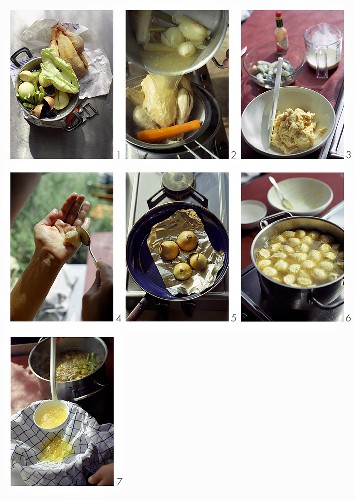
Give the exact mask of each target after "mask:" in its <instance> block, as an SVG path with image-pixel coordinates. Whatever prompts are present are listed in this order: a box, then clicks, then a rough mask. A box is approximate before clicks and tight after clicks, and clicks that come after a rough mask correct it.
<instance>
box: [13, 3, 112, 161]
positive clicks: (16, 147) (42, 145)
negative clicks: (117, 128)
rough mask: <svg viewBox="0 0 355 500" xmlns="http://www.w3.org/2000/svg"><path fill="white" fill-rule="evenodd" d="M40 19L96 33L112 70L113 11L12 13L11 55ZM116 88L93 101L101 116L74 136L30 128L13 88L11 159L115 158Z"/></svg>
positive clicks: (75, 131) (97, 116)
mask: <svg viewBox="0 0 355 500" xmlns="http://www.w3.org/2000/svg"><path fill="white" fill-rule="evenodd" d="M39 19H56V20H57V21H59V22H77V23H79V24H82V25H84V26H86V27H87V28H88V29H90V30H92V31H93V32H95V34H96V35H97V36H98V38H99V39H100V42H101V44H102V47H103V49H104V51H105V53H106V55H107V58H108V60H109V62H110V65H111V70H112V58H113V47H112V46H113V44H112V33H113V32H112V23H113V13H112V11H110V10H102V11H94V10H86V11H85V10H77V11H76V10H72V11H46V10H38V11H35V10H33V11H12V12H11V30H10V31H11V35H10V51H11V53H10V54H9V58H10V55H11V54H13V53H14V52H16V51H17V50H18V49H19V48H21V47H23V45H24V43H23V42H22V41H21V34H22V33H23V31H24V30H25V29H27V28H28V27H29V26H30V25H31V24H32V23H33V22H35V21H36V20H39ZM112 94H113V89H112V84H111V88H110V91H109V93H108V95H105V96H99V97H94V98H90V99H89V102H90V104H92V106H93V107H94V108H95V109H96V110H97V111H98V112H99V115H96V116H94V117H93V118H90V119H88V120H87V121H86V122H85V123H84V124H83V125H81V126H79V127H78V128H77V129H75V130H74V131H72V132H66V131H64V130H60V129H54V128H43V127H37V126H36V125H30V124H29V123H28V122H27V121H26V120H25V119H24V118H23V114H22V111H21V108H20V106H19V104H18V102H17V99H16V96H15V92H14V88H13V85H12V84H11V88H10V112H11V121H10V126H11V128H10V130H11V143H10V144H11V153H10V154H11V158H17V159H30V158H63V159H64V158H74V159H79V158H81V159H86V158H100V159H106V158H112V134H113V128H112V109H113V98H112Z"/></svg>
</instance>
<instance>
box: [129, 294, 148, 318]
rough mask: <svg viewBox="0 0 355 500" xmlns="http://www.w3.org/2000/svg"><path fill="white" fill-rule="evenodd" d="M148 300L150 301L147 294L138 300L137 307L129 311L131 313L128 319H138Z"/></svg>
mask: <svg viewBox="0 0 355 500" xmlns="http://www.w3.org/2000/svg"><path fill="white" fill-rule="evenodd" d="M148 302H149V297H147V295H144V297H143V298H142V299H141V300H140V301H139V302H138V304H137V305H136V307H135V308H134V309H133V310H132V311H131V312H130V313H129V315H128V316H127V318H126V321H136V320H137V319H138V318H139V316H140V315H141V314H142V312H143V311H144V309H145V307H146V305H147V304H148Z"/></svg>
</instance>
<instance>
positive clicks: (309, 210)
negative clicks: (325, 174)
mask: <svg viewBox="0 0 355 500" xmlns="http://www.w3.org/2000/svg"><path fill="white" fill-rule="evenodd" d="M277 184H278V185H279V186H280V189H281V192H282V194H283V195H284V197H285V198H286V199H287V200H289V201H290V202H291V204H292V210H290V212H291V213H292V214H294V215H317V214H320V213H321V212H323V210H325V209H326V208H327V206H328V205H329V204H330V203H331V201H332V200H333V191H332V190H331V188H330V187H329V186H328V184H326V183H325V182H322V181H318V180H317V179H311V178H309V177H293V178H291V179H285V180H283V181H280V182H278V183H277ZM267 199H268V202H269V203H270V205H271V206H273V207H274V208H276V209H277V210H283V211H284V210H285V207H284V206H283V205H282V203H281V199H280V196H279V195H278V193H277V191H276V189H275V188H274V187H271V188H270V189H269V191H268V194H267Z"/></svg>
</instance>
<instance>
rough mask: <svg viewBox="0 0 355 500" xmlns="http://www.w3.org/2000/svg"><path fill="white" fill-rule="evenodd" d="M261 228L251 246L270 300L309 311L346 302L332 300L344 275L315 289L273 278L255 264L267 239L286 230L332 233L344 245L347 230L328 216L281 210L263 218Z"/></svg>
mask: <svg viewBox="0 0 355 500" xmlns="http://www.w3.org/2000/svg"><path fill="white" fill-rule="evenodd" d="M285 215H286V217H285ZM277 217H282V219H281V220H277V221H275V222H272V223H271V224H269V222H268V221H269V220H270V219H274V218H277ZM260 227H261V228H262V230H261V231H260V233H258V235H257V236H256V237H255V238H254V241H253V243H252V246H251V259H252V261H253V264H254V266H255V268H256V270H257V272H258V276H259V281H260V286H261V288H262V290H263V292H264V293H266V294H267V297H268V298H269V299H270V300H271V301H275V302H277V304H279V306H280V307H284V308H289V309H302V310H310V309H312V308H313V307H314V306H317V307H319V308H321V309H334V308H335V307H338V306H340V305H342V304H343V303H344V300H343V299H339V300H337V301H335V302H333V301H334V300H335V299H336V298H337V297H338V296H339V294H340V292H341V290H342V288H343V280H344V275H343V274H342V275H341V276H339V277H338V278H337V279H336V280H334V281H330V282H329V283H324V284H322V285H318V286H315V287H313V288H296V287H293V286H289V285H286V284H284V283H277V282H276V281H273V280H271V279H270V278H268V277H267V276H265V275H264V274H263V273H262V272H261V271H260V270H259V268H258V267H257V265H256V255H257V253H258V251H259V250H260V249H261V248H262V246H263V245H264V244H265V242H266V241H267V240H270V239H271V238H272V237H273V236H274V235H277V234H280V233H282V232H283V231H288V230H291V231H293V230H296V229H309V230H316V231H319V232H321V233H327V234H331V235H332V236H334V237H335V239H336V240H337V241H338V242H339V243H341V244H343V243H344V229H342V228H341V227H340V226H338V225H337V224H334V223H333V222H330V221H327V220H325V219H321V218H318V217H308V216H303V217H302V216H300V217H294V216H292V214H291V213H289V212H280V213H278V214H274V215H271V216H268V217H264V218H263V219H261V221H260Z"/></svg>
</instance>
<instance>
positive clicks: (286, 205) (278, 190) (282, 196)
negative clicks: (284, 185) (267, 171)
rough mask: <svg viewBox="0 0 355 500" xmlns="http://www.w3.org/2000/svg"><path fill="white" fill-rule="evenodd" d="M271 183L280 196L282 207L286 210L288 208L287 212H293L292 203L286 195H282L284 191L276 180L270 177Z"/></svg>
mask: <svg viewBox="0 0 355 500" xmlns="http://www.w3.org/2000/svg"><path fill="white" fill-rule="evenodd" d="M269 181H270V182H271V184H272V185H273V186H274V188H275V189H276V191H277V193H278V195H279V196H280V198H281V203H282V205H283V206H284V207H285V208H287V210H292V203H291V202H290V201H289V200H287V199H286V198H285V197H284V195H283V194H282V191H281V189H280V188H279V186H278V184H277V182H276V181H275V179H274V178H273V177H271V176H269Z"/></svg>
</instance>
